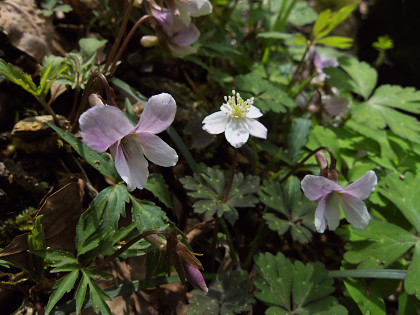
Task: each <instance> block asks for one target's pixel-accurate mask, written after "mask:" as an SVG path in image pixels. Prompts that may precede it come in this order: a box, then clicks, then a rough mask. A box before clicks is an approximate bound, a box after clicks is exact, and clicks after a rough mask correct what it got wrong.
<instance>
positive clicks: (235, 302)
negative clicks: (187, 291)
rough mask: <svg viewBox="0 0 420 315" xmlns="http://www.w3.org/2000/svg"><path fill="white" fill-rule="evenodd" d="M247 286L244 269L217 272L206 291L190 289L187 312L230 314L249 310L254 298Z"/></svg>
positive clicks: (210, 314) (209, 314)
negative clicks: (190, 294)
mask: <svg viewBox="0 0 420 315" xmlns="http://www.w3.org/2000/svg"><path fill="white" fill-rule="evenodd" d="M248 287H249V284H248V273H247V272H246V271H244V270H235V271H230V272H223V273H218V274H217V278H216V280H215V281H214V282H213V283H212V284H211V285H210V287H209V292H208V293H204V292H202V291H199V290H193V291H192V293H193V296H192V298H191V300H190V304H189V310H188V314H189V315H194V314H197V315H198V314H200V315H201V314H206V315H207V314H208V315H213V314H214V315H218V314H224V315H225V314H226V315H230V314H239V313H242V312H246V311H250V310H251V308H252V304H253V303H254V299H253V297H252V296H251V295H250V294H249V293H248V292H249V289H248Z"/></svg>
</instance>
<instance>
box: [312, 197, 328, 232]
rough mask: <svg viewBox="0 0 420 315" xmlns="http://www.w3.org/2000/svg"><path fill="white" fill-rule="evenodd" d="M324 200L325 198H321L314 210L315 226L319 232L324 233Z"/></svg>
mask: <svg viewBox="0 0 420 315" xmlns="http://www.w3.org/2000/svg"><path fill="white" fill-rule="evenodd" d="M326 200H327V198H326V197H325V198H322V199H321V200H320V201H319V203H318V206H317V207H316V210H315V228H316V230H317V231H318V232H319V233H324V231H325V228H326V225H325V217H324V214H325V206H326V203H327V202H326Z"/></svg>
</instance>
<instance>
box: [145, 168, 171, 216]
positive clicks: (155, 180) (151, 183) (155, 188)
mask: <svg viewBox="0 0 420 315" xmlns="http://www.w3.org/2000/svg"><path fill="white" fill-rule="evenodd" d="M145 188H146V189H147V190H149V191H151V192H152V194H153V195H154V196H155V197H156V198H157V199H159V201H160V202H162V203H163V204H164V205H165V206H167V207H168V208H171V209H172V208H173V203H172V194H171V191H170V190H169V187H168V185H167V184H166V183H165V179H164V178H163V176H162V175H161V174H156V173H154V174H152V175H150V176H149V178H148V179H147V183H146V186H145Z"/></svg>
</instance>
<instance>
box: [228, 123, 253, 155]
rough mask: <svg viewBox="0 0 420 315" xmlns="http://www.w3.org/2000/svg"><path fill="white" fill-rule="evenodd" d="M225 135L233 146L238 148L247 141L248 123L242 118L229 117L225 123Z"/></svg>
mask: <svg viewBox="0 0 420 315" xmlns="http://www.w3.org/2000/svg"><path fill="white" fill-rule="evenodd" d="M225 137H226V140H227V141H228V142H229V143H230V144H231V145H232V146H233V147H235V148H240V147H241V146H243V145H244V144H245V143H246V142H247V141H248V138H249V127H248V124H247V123H246V121H245V120H244V119H240V118H239V119H236V118H231V119H230V120H229V121H228V123H227V125H226V131H225Z"/></svg>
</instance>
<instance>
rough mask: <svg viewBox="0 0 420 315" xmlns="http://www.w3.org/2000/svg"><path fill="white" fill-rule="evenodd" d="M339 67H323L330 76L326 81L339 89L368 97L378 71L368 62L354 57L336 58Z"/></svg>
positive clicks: (373, 86)
mask: <svg viewBox="0 0 420 315" xmlns="http://www.w3.org/2000/svg"><path fill="white" fill-rule="evenodd" d="M338 63H339V64H340V67H341V69H339V68H328V69H325V73H327V74H328V75H329V76H330V78H329V79H328V81H329V82H330V83H331V84H332V85H333V86H335V87H337V88H339V89H344V90H347V91H349V92H353V93H356V94H359V95H361V96H363V97H364V98H365V99H368V98H369V96H370V95H371V93H372V91H373V89H374V88H375V86H376V83H377V78H378V73H377V72H376V70H375V69H374V68H372V67H371V66H370V65H369V64H367V63H366V62H363V61H358V60H357V59H356V58H354V57H349V56H342V57H339V58H338Z"/></svg>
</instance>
